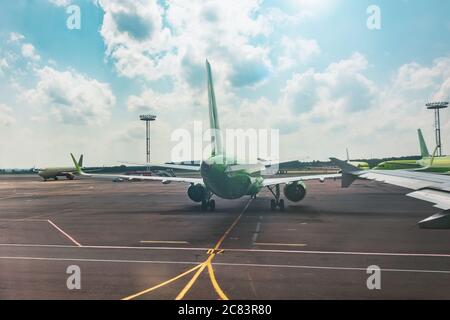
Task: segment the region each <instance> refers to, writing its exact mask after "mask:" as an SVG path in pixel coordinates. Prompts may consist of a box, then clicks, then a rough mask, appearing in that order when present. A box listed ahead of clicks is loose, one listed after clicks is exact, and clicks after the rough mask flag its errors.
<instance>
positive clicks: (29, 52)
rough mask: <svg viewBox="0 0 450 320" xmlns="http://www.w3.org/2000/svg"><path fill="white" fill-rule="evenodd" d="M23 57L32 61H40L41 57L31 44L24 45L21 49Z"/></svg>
mask: <svg viewBox="0 0 450 320" xmlns="http://www.w3.org/2000/svg"><path fill="white" fill-rule="evenodd" d="M21 52H22V56H23V57H24V58H27V59H30V60H32V61H39V60H40V59H41V57H40V56H39V55H38V54H37V53H36V50H35V48H34V46H33V45H32V44H30V43H24V44H23V45H22V48H21Z"/></svg>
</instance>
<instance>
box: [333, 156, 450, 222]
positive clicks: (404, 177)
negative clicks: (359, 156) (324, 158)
mask: <svg viewBox="0 0 450 320" xmlns="http://www.w3.org/2000/svg"><path fill="white" fill-rule="evenodd" d="M330 159H331V161H332V162H333V163H334V164H335V165H337V166H338V167H339V168H341V170H342V187H343V188H348V187H349V186H350V185H351V184H352V183H353V182H354V181H355V180H356V179H367V180H375V181H380V182H383V183H387V184H392V185H396V186H400V187H404V188H407V189H412V190H414V191H413V192H410V193H408V194H406V195H407V196H408V197H412V198H416V199H419V200H423V201H428V202H431V203H433V204H434V207H436V208H439V209H441V210H444V211H442V212H440V213H437V214H435V215H433V216H431V217H428V218H426V219H424V220H422V221H420V222H419V226H420V227H421V228H424V229H450V189H449V186H450V176H448V175H442V174H435V173H428V172H417V171H411V170H361V169H358V168H356V167H355V166H352V165H351V164H349V163H347V162H346V161H342V160H339V159H336V158H330Z"/></svg>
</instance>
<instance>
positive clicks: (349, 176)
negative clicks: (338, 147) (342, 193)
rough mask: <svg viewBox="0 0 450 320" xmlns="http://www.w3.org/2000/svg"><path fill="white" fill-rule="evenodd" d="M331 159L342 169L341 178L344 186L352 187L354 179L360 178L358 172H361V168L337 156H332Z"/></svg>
mask: <svg viewBox="0 0 450 320" xmlns="http://www.w3.org/2000/svg"><path fill="white" fill-rule="evenodd" d="M330 160H331V162H332V163H333V164H335V165H336V166H338V167H339V168H340V169H341V170H342V180H341V186H342V188H348V187H350V186H351V185H352V183H353V181H355V180H356V179H357V178H358V174H359V173H360V172H361V170H360V169H358V168H357V167H355V166H353V165H351V164H350V163H348V162H345V161H342V160H339V159H336V158H330Z"/></svg>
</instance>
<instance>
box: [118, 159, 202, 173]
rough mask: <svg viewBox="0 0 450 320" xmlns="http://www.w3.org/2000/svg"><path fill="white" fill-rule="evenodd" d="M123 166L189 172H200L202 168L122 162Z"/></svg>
mask: <svg viewBox="0 0 450 320" xmlns="http://www.w3.org/2000/svg"><path fill="white" fill-rule="evenodd" d="M121 163H123V164H132V165H138V166H143V167H149V168H150V169H175V170H189V171H200V166H193V165H184V164H171V163H163V164H154V163H133V162H122V161H121Z"/></svg>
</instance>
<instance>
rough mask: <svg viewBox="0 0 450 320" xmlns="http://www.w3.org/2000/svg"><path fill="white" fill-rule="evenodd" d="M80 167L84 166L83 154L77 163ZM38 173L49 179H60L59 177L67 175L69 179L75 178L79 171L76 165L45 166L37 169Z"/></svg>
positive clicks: (45, 179)
mask: <svg viewBox="0 0 450 320" xmlns="http://www.w3.org/2000/svg"><path fill="white" fill-rule="evenodd" d="M77 166H78V167H80V168H81V167H83V155H81V156H80V160H78V163H77ZM36 171H37V173H38V175H39V176H40V177H41V178H42V179H44V181H47V180H49V179H54V180H55V181H56V180H58V177H66V178H67V179H68V180H73V179H74V178H75V174H76V173H77V168H76V167H66V168H58V167H55V168H44V169H37V170H36Z"/></svg>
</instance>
